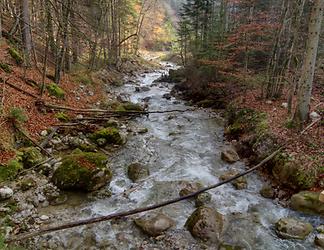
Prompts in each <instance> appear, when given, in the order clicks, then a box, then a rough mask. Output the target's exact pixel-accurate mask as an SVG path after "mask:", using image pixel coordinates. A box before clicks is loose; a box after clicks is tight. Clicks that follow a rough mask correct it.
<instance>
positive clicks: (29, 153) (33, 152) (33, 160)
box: [20, 147, 43, 168]
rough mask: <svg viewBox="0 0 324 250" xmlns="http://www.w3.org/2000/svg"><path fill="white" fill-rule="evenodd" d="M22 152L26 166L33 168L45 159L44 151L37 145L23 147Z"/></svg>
mask: <svg viewBox="0 0 324 250" xmlns="http://www.w3.org/2000/svg"><path fill="white" fill-rule="evenodd" d="M20 152H21V153H22V156H21V158H22V163H23V164H24V168H31V167H33V166H35V165H36V164H38V163H40V162H41V161H42V160H43V155H42V153H41V152H40V151H39V150H38V149H37V148H35V147H27V148H23V149H20Z"/></svg>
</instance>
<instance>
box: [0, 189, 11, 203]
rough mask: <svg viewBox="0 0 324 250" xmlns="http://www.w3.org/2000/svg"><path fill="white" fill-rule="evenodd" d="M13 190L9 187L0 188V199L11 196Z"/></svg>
mask: <svg viewBox="0 0 324 250" xmlns="http://www.w3.org/2000/svg"><path fill="white" fill-rule="evenodd" d="M13 194H14V192H13V190H12V189H11V188H9V187H3V188H0V201H3V200H7V199H9V198H11V197H12V196H13Z"/></svg>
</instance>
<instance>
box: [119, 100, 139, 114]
mask: <svg viewBox="0 0 324 250" xmlns="http://www.w3.org/2000/svg"><path fill="white" fill-rule="evenodd" d="M115 110H116V111H119V112H125V111H139V112H141V111H144V109H143V107H142V106H141V105H139V104H136V103H132V102H126V103H121V104H119V105H118V106H117V107H116V109H115Z"/></svg>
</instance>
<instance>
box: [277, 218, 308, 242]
mask: <svg viewBox="0 0 324 250" xmlns="http://www.w3.org/2000/svg"><path fill="white" fill-rule="evenodd" d="M312 231H313V226H312V225H311V224H310V223H306V222H303V221H300V220H297V219H294V218H282V219H280V220H279V221H278V222H277V223H276V232H277V234H278V236H279V237H281V238H283V239H299V240H304V239H305V238H306V237H307V236H308V235H309V234H310V233H311V232H312Z"/></svg>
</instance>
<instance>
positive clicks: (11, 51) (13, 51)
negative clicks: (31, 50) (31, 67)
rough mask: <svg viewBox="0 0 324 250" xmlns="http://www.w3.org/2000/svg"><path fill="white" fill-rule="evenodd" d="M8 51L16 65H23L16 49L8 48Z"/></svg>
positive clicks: (22, 60)
mask: <svg viewBox="0 0 324 250" xmlns="http://www.w3.org/2000/svg"><path fill="white" fill-rule="evenodd" d="M8 51H9V54H10V56H11V57H12V58H13V59H14V60H15V62H16V63H17V64H18V65H22V64H23V62H24V59H23V58H22V56H21V55H20V53H19V52H18V51H17V50H16V49H14V48H9V50H8Z"/></svg>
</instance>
